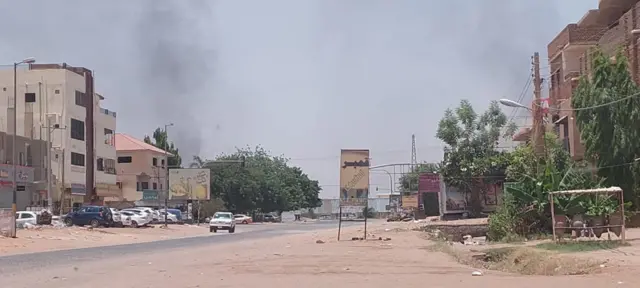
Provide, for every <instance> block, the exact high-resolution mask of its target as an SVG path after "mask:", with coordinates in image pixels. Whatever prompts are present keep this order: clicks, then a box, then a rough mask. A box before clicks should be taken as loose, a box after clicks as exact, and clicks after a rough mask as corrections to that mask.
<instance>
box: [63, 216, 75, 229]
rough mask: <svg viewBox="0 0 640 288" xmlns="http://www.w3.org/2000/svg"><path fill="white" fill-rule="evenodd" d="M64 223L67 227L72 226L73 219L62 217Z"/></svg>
mask: <svg viewBox="0 0 640 288" xmlns="http://www.w3.org/2000/svg"><path fill="white" fill-rule="evenodd" d="M64 225H67V226H69V227H71V226H73V220H71V219H69V218H67V219H64Z"/></svg>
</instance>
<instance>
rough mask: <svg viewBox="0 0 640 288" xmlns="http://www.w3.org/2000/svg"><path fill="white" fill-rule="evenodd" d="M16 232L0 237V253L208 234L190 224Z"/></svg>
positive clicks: (61, 248) (23, 230)
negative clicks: (163, 226) (167, 226)
mask: <svg viewBox="0 0 640 288" xmlns="http://www.w3.org/2000/svg"><path fill="white" fill-rule="evenodd" d="M17 234H18V237H17V238H0V256H3V255H12V254H21V253H32V252H42V251H53V250H64V249H74V248H88V247H97V246H105V245H118V244H129V243H140V242H149V241H157V240H163V239H173V238H181V237H193V236H200V235H208V234H209V230H208V229H207V227H205V226H200V227H198V226H193V225H170V226H169V228H160V225H155V226H153V227H149V228H98V229H87V228H84V227H77V226H74V227H62V228H55V227H51V226H47V227H41V228H40V229H37V230H27V229H21V230H19V231H18V233H17Z"/></svg>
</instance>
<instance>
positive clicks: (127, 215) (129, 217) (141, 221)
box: [120, 210, 151, 228]
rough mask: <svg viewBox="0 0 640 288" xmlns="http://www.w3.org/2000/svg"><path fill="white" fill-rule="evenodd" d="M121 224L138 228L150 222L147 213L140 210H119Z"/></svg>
mask: <svg viewBox="0 0 640 288" xmlns="http://www.w3.org/2000/svg"><path fill="white" fill-rule="evenodd" d="M120 217H121V218H122V225H124V226H131V227H133V228H138V227H140V226H146V225H147V224H149V223H151V221H150V220H149V215H148V214H146V213H145V212H142V211H130V210H121V211H120Z"/></svg>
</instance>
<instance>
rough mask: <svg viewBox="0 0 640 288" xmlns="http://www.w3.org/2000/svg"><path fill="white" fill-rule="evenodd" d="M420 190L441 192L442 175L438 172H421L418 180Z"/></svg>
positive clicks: (421, 191)
mask: <svg viewBox="0 0 640 288" xmlns="http://www.w3.org/2000/svg"><path fill="white" fill-rule="evenodd" d="M418 192H420V193H424V192H440V175H439V174H437V173H421V174H420V178H419V180H418Z"/></svg>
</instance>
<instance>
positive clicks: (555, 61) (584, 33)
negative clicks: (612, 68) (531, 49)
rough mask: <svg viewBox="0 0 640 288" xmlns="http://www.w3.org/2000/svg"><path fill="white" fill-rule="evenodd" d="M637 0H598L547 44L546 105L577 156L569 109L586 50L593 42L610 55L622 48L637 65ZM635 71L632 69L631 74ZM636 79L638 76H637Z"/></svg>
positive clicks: (577, 137) (585, 66)
mask: <svg viewBox="0 0 640 288" xmlns="http://www.w3.org/2000/svg"><path fill="white" fill-rule="evenodd" d="M638 2H639V1H638V0H600V2H599V6H598V9H594V10H590V11H588V12H587V13H586V14H585V15H584V17H582V19H581V20H580V21H579V22H578V23H572V24H569V25H567V26H566V27H565V28H564V29H563V30H562V31H561V32H560V33H559V34H558V35H557V36H556V37H555V38H554V39H553V40H552V41H551V43H549V45H548V46H547V52H548V55H549V67H550V70H551V76H550V78H549V79H547V80H548V83H549V105H550V107H555V108H556V109H553V108H552V109H550V112H551V113H553V117H552V119H553V123H554V124H555V125H556V133H557V134H558V136H559V138H560V139H561V141H562V142H563V145H564V147H565V149H567V150H568V151H569V153H570V154H571V156H572V157H573V158H574V159H576V160H579V159H582V158H583V157H584V151H585V150H584V145H583V143H582V141H581V139H580V131H579V129H578V127H577V125H576V121H575V119H574V118H573V112H572V111H571V96H572V95H573V91H574V90H575V88H576V87H577V85H578V80H579V77H580V76H581V75H585V74H587V73H588V71H589V63H590V59H589V50H590V49H591V48H593V47H595V46H596V45H597V46H599V47H600V48H601V49H602V50H603V51H604V52H605V53H609V54H611V55H613V54H614V53H615V52H616V50H617V49H619V48H625V49H627V51H631V53H629V56H630V60H631V69H632V70H633V69H634V67H635V71H637V69H638V53H637V44H636V43H635V42H636V41H632V39H633V38H634V37H635V36H634V34H633V33H632V31H633V30H634V29H637V27H638V26H639V25H638V23H637V22H638V16H636V10H637V9H638V8H639V5H638ZM635 74H637V73H634V75H635ZM636 81H637V76H636Z"/></svg>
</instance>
